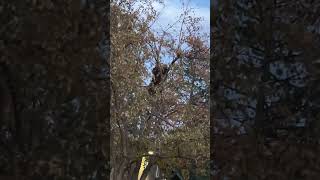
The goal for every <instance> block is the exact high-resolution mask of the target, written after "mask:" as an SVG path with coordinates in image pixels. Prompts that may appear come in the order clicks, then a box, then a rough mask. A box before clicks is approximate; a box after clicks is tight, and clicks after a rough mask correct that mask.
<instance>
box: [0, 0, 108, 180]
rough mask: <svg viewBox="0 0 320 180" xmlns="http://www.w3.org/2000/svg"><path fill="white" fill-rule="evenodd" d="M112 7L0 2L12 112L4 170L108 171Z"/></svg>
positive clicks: (5, 129)
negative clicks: (108, 14) (109, 35)
mask: <svg viewBox="0 0 320 180" xmlns="http://www.w3.org/2000/svg"><path fill="white" fill-rule="evenodd" d="M106 8H107V4H105V3H103V2H102V1H95V2H92V1H88V2H87V1H86V3H84V1H79V0H71V1H54V2H53V1H6V0H5V1H1V2H0V9H1V10H0V14H1V15H0V17H1V18H0V21H1V24H2V26H1V30H0V39H1V40H0V54H1V55H0V64H1V65H0V66H1V78H0V79H1V95H0V97H1V100H0V101H1V103H3V104H4V106H1V108H2V109H1V117H3V115H4V113H7V115H10V118H6V119H8V120H9V121H10V122H8V121H7V122H1V124H0V144H1V145H0V175H3V176H1V177H4V176H11V177H15V178H16V179H107V178H108V174H109V173H108V171H109V169H108V160H109V148H110V147H109V141H108V137H109V133H110V132H109V131H108V129H109V127H108V126H109V121H108V119H109V118H110V112H109V111H108V109H109V108H110V104H108V102H109V101H110V90H109V83H110V81H109V76H108V74H109V73H108V72H109V71H110V69H109V67H108V63H107V59H108V53H109V52H108V47H107V45H108V44H109V42H108V39H106V37H108V26H109V25H108V23H107V22H108V19H105V18H106V14H107V9H106ZM5 91H6V92H7V91H10V92H9V93H6V92H5ZM5 99H6V102H5V101H3V100H5ZM9 100H10V101H9ZM3 104H2V105H3ZM7 107H9V109H8V108H7ZM8 117H9V116H8ZM2 120H3V119H1V121H2ZM6 178H9V177H6ZM0 179H2V178H0Z"/></svg>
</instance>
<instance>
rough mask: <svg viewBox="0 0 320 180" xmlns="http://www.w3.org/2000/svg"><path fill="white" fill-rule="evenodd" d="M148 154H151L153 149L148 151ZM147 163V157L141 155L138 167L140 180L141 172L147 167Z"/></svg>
mask: <svg viewBox="0 0 320 180" xmlns="http://www.w3.org/2000/svg"><path fill="white" fill-rule="evenodd" d="M148 154H149V155H153V151H149V152H148ZM148 164H149V157H146V156H143V157H142V161H141V166H140V169H139V174H138V180H140V178H141V176H142V174H143V171H144V170H145V169H146V168H147V166H148Z"/></svg>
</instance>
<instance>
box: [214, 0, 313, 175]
mask: <svg viewBox="0 0 320 180" xmlns="http://www.w3.org/2000/svg"><path fill="white" fill-rule="evenodd" d="M218 6H219V11H218V12H217V13H216V14H215V16H214V27H213V37H214V39H215V41H214V45H213V48H214V49H213V67H214V77H213V82H212V84H213V96H212V103H213V109H212V111H213V112H215V114H213V117H214V119H213V121H214V131H213V133H214V137H215V138H214V139H213V141H214V143H213V144H214V145H213V147H215V149H213V152H214V155H213V156H214V162H215V165H214V168H216V169H215V170H220V173H217V174H216V176H218V177H220V178H222V177H225V176H227V177H230V178H231V179H233V178H234V179H238V178H258V179H270V178H272V179H282V178H284V177H286V178H292V179H294V178H300V177H304V178H306V179H312V178H315V177H316V175H317V173H316V172H315V170H314V166H312V167H311V166H309V165H306V164H305V161H307V159H309V158H312V157H314V156H313V155H314V154H313V153H315V150H313V149H312V147H317V146H318V145H317V144H318V143H317V141H318V136H317V135H316V134H315V132H316V130H314V128H312V127H317V126H314V124H316V122H317V121H318V118H317V115H316V114H317V113H316V112H315V111H316V109H317V105H316V104H317V103H314V102H315V101H317V100H316V99H317V98H314V96H313V95H311V94H314V93H316V92H317V90H316V89H314V88H313V86H314V85H315V84H314V83H313V82H312V80H313V79H317V78H316V76H315V73H314V72H315V71H314V69H315V66H314V65H313V63H312V62H313V61H314V60H317V58H318V57H319V53H318V52H317V51H316V49H317V47H318V46H319V33H318V32H317V29H316V28H315V27H316V26H317V23H318V18H317V15H316V13H314V12H315V11H317V10H316V9H317V8H318V3H317V2H310V1H300V2H299V3H294V2H290V1H272V2H271V1H270V2H258V1H255V0H243V1H232V0H230V1H224V2H222V1H219V2H218ZM306 7H310V9H308V10H307V9H306ZM311 7H312V8H311ZM311 97H313V98H314V99H313V100H311ZM300 143H306V145H302V146H301V144H300ZM298 144H300V146H298ZM226 149H228V150H229V151H226ZM298 152H300V153H298ZM305 153H309V155H310V156H304V155H303V154H305ZM230 154H233V156H230ZM248 154H250V158H249V155H248ZM312 154H313V155H312ZM280 157H283V158H282V159H281V160H279V159H278V158H280ZM286 157H296V159H297V160H296V161H295V162H292V161H289V159H286ZM317 162H318V161H317ZM302 167H303V168H302ZM262 169H265V171H262ZM215 172H217V171H215Z"/></svg>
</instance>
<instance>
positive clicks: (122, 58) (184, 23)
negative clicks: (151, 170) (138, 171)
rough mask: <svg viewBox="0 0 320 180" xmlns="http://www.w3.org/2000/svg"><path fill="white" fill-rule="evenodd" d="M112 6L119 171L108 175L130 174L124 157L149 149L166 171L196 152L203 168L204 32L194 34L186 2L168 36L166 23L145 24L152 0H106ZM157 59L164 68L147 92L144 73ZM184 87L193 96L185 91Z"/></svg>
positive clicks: (132, 158)
mask: <svg viewBox="0 0 320 180" xmlns="http://www.w3.org/2000/svg"><path fill="white" fill-rule="evenodd" d="M157 2H158V1H157ZM153 3H154V2H153ZM159 3H161V2H159ZM133 7H135V8H133ZM111 8H112V11H111V12H112V14H113V16H112V18H113V19H112V20H111V22H112V25H111V37H112V41H111V42H112V44H111V49H112V50H113V51H112V52H111V62H112V70H111V74H112V76H111V77H112V79H111V81H112V85H111V86H112V92H113V94H112V118H111V119H112V121H111V126H112V128H111V129H112V157H113V160H112V167H113V172H114V175H118V176H117V177H113V178H114V179H126V178H127V177H130V174H128V172H129V171H130V170H129V169H130V167H132V166H131V164H135V163H137V164H138V162H139V160H141V157H142V156H143V155H144V154H145V153H146V152H147V151H149V150H156V149H158V150H159V151H160V155H159V158H158V164H159V166H160V168H161V169H163V170H164V172H166V173H167V172H168V171H169V170H171V169H170V168H171V167H172V166H175V165H176V166H177V167H182V168H184V169H185V170H184V174H186V172H187V169H188V164H189V163H190V162H189V160H186V159H185V158H187V159H189V158H194V159H197V166H198V167H197V168H199V169H203V167H204V166H205V165H204V164H205V161H206V160H208V159H209V157H208V153H209V149H208V142H209V141H208V139H209V135H208V134H209V122H208V121H209V120H208V115H207V114H208V92H207V87H208V80H209V77H208V69H209V67H208V63H209V50H208V49H209V48H208V46H207V42H206V40H207V38H208V37H205V36H201V35H199V29H198V28H199V21H200V19H199V18H193V17H192V16H188V15H189V14H190V13H191V11H190V10H189V9H188V8H187V9H186V12H185V14H183V15H181V17H180V20H179V22H178V23H179V24H174V25H172V27H173V26H177V25H178V27H179V30H180V29H181V32H179V33H178V34H180V35H178V38H175V34H174V32H173V28H172V27H171V28H170V27H168V28H166V29H157V30H156V29H153V28H152V27H151V25H152V24H153V23H154V22H155V21H156V20H157V16H158V12H157V11H156V10H155V9H154V7H153V4H152V3H151V1H130V2H127V3H125V2H124V1H113V3H112V6H111ZM188 28H191V29H188ZM188 54H189V57H187V55H188ZM164 59H165V60H164ZM146 64H147V65H148V64H152V65H151V67H147V66H146ZM157 64H158V65H166V66H167V67H168V69H167V73H165V77H162V78H161V82H159V83H156V85H155V86H153V88H154V89H153V90H154V94H151V95H150V94H149V93H148V88H149V87H150V86H149V82H147V81H148V79H149V78H150V76H151V77H152V74H151V70H152V69H153V68H154V67H156V66H157ZM188 68H192V69H194V70H192V72H191V71H190V70H188ZM202 68H204V69H205V71H203V70H201V69H202ZM190 78H191V79H194V82H193V83H192V82H191V81H189V79H190ZM154 82H155V80H154ZM180 89H181V90H180ZM191 92H192V93H193V95H192V100H191V99H190V97H187V98H186V97H185V93H187V94H190V93H191ZM123 102H125V103H123ZM192 112H193V114H192ZM195 112H197V114H195ZM193 127H196V128H197V129H195V128H193ZM127 167H129V168H127ZM132 168H134V167H132ZM125 171H127V172H125ZM199 172H200V173H203V172H201V171H199Z"/></svg>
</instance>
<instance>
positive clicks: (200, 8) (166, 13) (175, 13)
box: [154, 0, 210, 33]
mask: <svg viewBox="0 0 320 180" xmlns="http://www.w3.org/2000/svg"><path fill="white" fill-rule="evenodd" d="M183 1H184V2H187V0H183ZM164 5H165V6H162V5H160V4H157V3H155V4H154V6H155V8H156V9H157V10H158V11H160V17H159V20H158V23H157V24H155V25H156V26H162V27H166V26H167V24H171V23H173V22H175V21H176V20H177V19H178V17H179V15H180V14H181V13H182V3H181V0H164ZM189 7H191V8H193V10H194V14H193V15H194V16H196V17H201V18H203V20H202V22H201V25H202V31H203V32H205V33H209V32H210V0H190V1H189Z"/></svg>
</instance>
